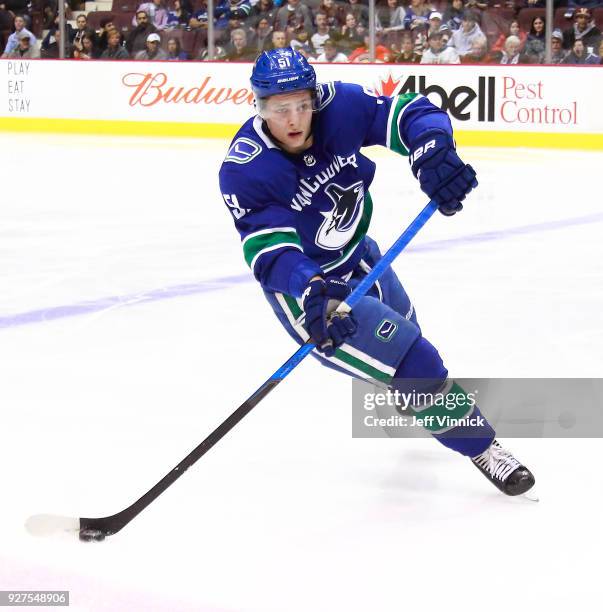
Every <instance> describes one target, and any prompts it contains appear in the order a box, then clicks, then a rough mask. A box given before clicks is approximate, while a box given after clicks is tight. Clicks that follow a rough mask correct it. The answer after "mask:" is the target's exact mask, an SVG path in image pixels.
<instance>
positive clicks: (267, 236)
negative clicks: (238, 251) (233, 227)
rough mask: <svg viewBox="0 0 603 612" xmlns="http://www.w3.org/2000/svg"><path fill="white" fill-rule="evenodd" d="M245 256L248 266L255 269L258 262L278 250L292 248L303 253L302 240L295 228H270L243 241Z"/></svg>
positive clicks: (252, 234) (250, 235)
mask: <svg viewBox="0 0 603 612" xmlns="http://www.w3.org/2000/svg"><path fill="white" fill-rule="evenodd" d="M242 244H243V255H244V256H245V261H246V262H247V265H248V266H249V267H250V268H251V270H252V271H253V269H254V268H255V264H256V262H257V260H258V259H259V258H260V257H261V256H262V255H264V253H270V252H271V251H275V250H276V249H281V248H283V247H291V248H294V249H298V250H300V251H302V246H301V240H300V238H299V235H298V233H297V230H296V229H295V228H294V227H270V228H268V229H262V230H259V231H257V232H253V233H251V234H249V235H247V236H246V237H245V239H244V240H243V243H242Z"/></svg>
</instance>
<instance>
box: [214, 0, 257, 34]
mask: <svg viewBox="0 0 603 612" xmlns="http://www.w3.org/2000/svg"><path fill="white" fill-rule="evenodd" d="M249 13H251V4H250V3H249V0H223V1H222V2H221V3H220V4H218V6H217V7H216V8H215V9H214V17H215V18H216V29H217V30H225V31H229V30H230V31H232V30H235V29H237V28H240V27H241V25H242V24H243V23H244V22H245V20H246V19H247V17H249Z"/></svg>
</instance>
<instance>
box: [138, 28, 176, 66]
mask: <svg viewBox="0 0 603 612" xmlns="http://www.w3.org/2000/svg"><path fill="white" fill-rule="evenodd" d="M160 42H161V37H160V36H159V34H157V32H152V33H151V34H149V35H148V36H147V40H146V46H145V49H144V50H143V51H139V52H138V53H137V54H136V55H135V56H134V59H135V60H152V61H157V60H166V59H167V58H168V55H167V53H166V52H165V51H164V50H163V49H162V48H161V47H160V46H159V43H160Z"/></svg>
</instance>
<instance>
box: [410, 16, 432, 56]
mask: <svg viewBox="0 0 603 612" xmlns="http://www.w3.org/2000/svg"><path fill="white" fill-rule="evenodd" d="M426 23H427V22H425V21H416V20H415V21H413V22H412V25H411V26H410V29H411V32H412V34H413V36H414V42H415V53H416V54H417V55H423V51H425V49H427V48H428V47H429V43H428V42H427V25H426Z"/></svg>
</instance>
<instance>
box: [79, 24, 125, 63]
mask: <svg viewBox="0 0 603 612" xmlns="http://www.w3.org/2000/svg"><path fill="white" fill-rule="evenodd" d="M114 30H115V28H113V30H110V32H112V31H114ZM107 44H108V43H107ZM97 57H98V49H97V48H96V47H95V46H94V38H93V37H92V35H91V34H84V36H82V50H81V51H80V50H79V49H74V50H73V59H81V60H93V59H96V58H97Z"/></svg>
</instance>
